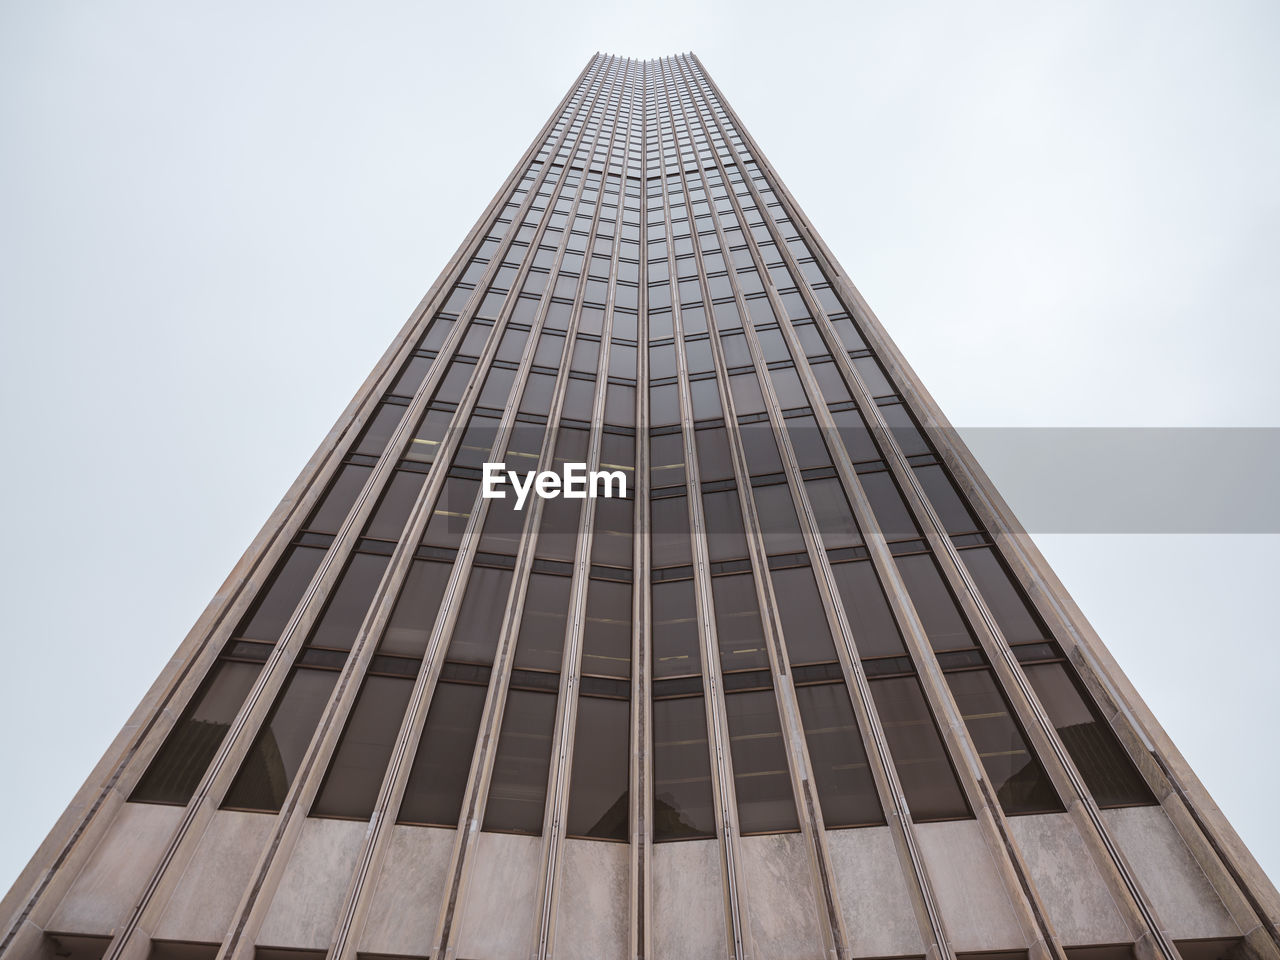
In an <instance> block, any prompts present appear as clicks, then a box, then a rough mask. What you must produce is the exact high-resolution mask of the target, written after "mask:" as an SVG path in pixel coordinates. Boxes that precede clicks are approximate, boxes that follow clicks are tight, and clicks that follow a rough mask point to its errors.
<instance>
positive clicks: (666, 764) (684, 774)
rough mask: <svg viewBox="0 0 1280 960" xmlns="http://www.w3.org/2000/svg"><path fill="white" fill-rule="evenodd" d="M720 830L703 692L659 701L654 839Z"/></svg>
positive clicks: (655, 729)
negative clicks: (699, 694) (713, 791)
mask: <svg viewBox="0 0 1280 960" xmlns="http://www.w3.org/2000/svg"><path fill="white" fill-rule="evenodd" d="M715 835H716V817H715V810H714V806H713V802H712V798H711V762H710V758H709V757H708V756H707V720H706V716H705V714H704V713H703V706H702V697H685V698H683V699H680V700H655V701H654V704H653V838H654V840H658V841H662V840H689V839H694V838H698V837H714V836H715Z"/></svg>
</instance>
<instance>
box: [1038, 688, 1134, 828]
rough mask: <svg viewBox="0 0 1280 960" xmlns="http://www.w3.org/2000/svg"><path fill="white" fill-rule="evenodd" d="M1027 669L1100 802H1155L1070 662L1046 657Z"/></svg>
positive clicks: (1118, 804)
mask: <svg viewBox="0 0 1280 960" xmlns="http://www.w3.org/2000/svg"><path fill="white" fill-rule="evenodd" d="M1023 669H1024V670H1026V673H1027V679H1028V680H1029V681H1031V686H1032V687H1033V688H1034V689H1035V691H1036V696H1038V697H1039V698H1040V703H1041V704H1042V705H1043V706H1044V709H1045V713H1047V714H1049V719H1050V721H1052V723H1053V726H1054V728H1055V729H1056V730H1057V731H1058V736H1060V737H1061V738H1062V743H1063V745H1064V746H1065V747H1066V748H1067V752H1068V753H1070V754H1071V759H1072V760H1074V761H1075V764H1076V767H1077V768H1078V769H1079V771H1080V776H1082V777H1084V781H1085V783H1086V784H1088V786H1089V791H1090V792H1091V793H1092V794H1093V799H1094V800H1095V801H1097V804H1098V806H1100V807H1123V806H1129V805H1131V804H1138V803H1155V798H1154V797H1153V796H1152V795H1151V791H1150V790H1149V789H1148V788H1147V785H1146V783H1145V782H1144V781H1143V779H1142V776H1141V775H1140V774H1139V773H1138V771H1137V770H1136V769H1135V768H1134V766H1133V761H1131V760H1130V759H1129V755H1128V754H1127V753H1126V752H1125V749H1124V747H1122V746H1121V745H1120V742H1119V741H1118V740H1117V739H1116V735H1115V734H1114V733H1112V731H1111V728H1110V727H1109V726H1108V725H1107V722H1106V721H1105V720H1103V719H1102V716H1101V715H1100V714H1099V713H1098V710H1097V708H1096V707H1095V706H1094V705H1093V704H1092V703H1091V702H1090V701H1089V700H1088V699H1086V697H1085V695H1084V694H1083V693H1081V691H1080V688H1079V687H1078V686H1077V685H1076V683H1075V681H1074V680H1073V678H1072V677H1071V675H1070V673H1069V672H1068V669H1067V667H1066V665H1065V664H1061V663H1040V664H1034V665H1032V666H1027V667H1024V668H1023Z"/></svg>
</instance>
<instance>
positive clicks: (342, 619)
mask: <svg viewBox="0 0 1280 960" xmlns="http://www.w3.org/2000/svg"><path fill="white" fill-rule="evenodd" d="M390 559H391V558H390V557H381V556H377V555H376V554H371V553H357V554H356V555H355V556H353V557H352V558H351V562H350V563H349V564H347V569H346V571H345V572H344V573H343V574H342V578H341V579H340V580H339V581H338V584H337V586H336V587H335V588H334V590H333V593H332V595H331V596H330V597H329V602H328V603H327V604H326V605H325V608H324V613H322V614H320V619H319V621H318V622H317V623H316V626H315V629H313V630H312V631H311V637H310V639H309V640H308V641H307V643H308V644H310V645H311V646H313V647H336V648H337V649H339V650H350V649H351V645H352V644H353V643H354V642H355V639H356V634H357V633H358V632H359V630H360V624H361V623H363V622H364V618H365V614H367V613H368V612H369V604H370V603H371V602H372V601H373V595H374V593H375V592H376V591H377V589H378V584H379V583H381V582H382V574H383V572H384V571H385V570H386V569H387V563H388V562H389V561H390Z"/></svg>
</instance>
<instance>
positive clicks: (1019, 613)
mask: <svg viewBox="0 0 1280 960" xmlns="http://www.w3.org/2000/svg"><path fill="white" fill-rule="evenodd" d="M960 557H961V559H963V560H964V563H965V566H967V567H968V568H969V573H971V574H972V575H973V579H974V580H975V581H976V582H977V584H978V591H979V592H980V593H981V594H982V599H984V600H986V601H987V606H988V607H990V608H991V613H992V615H993V616H994V617H995V618H996V623H998V624H999V625H1000V632H1001V633H1003V634H1004V638H1005V639H1006V640H1008V641H1009V642H1010V643H1021V642H1023V641H1026V640H1043V639H1045V638H1047V637H1048V636H1049V634H1048V631H1046V630H1045V629H1044V627H1042V626H1041V625H1040V618H1039V617H1037V616H1036V615H1035V613H1033V612H1032V610H1031V607H1030V605H1029V604H1028V603H1027V601H1026V600H1025V599H1023V596H1022V592H1021V591H1020V590H1019V589H1018V588H1017V587H1015V586H1014V585H1013V580H1012V579H1011V578H1010V577H1009V574H1008V573H1006V572H1005V569H1004V566H1003V565H1002V564H1001V563H1000V561H999V560H998V559H997V558H996V555H995V554H994V553H992V552H991V548H990V547H979V548H977V549H975V550H962V551H960Z"/></svg>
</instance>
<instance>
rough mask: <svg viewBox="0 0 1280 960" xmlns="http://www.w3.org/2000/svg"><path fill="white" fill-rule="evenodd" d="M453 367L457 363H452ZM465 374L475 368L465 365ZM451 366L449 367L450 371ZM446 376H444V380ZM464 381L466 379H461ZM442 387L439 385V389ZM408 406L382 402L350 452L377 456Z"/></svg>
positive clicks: (469, 373)
mask: <svg viewBox="0 0 1280 960" xmlns="http://www.w3.org/2000/svg"><path fill="white" fill-rule="evenodd" d="M453 366H454V367H456V366H458V364H456V363H455V364H454V365H453ZM465 369H466V376H467V377H470V375H471V371H472V370H473V369H475V368H474V367H471V366H466V368H465ZM452 372H453V367H451V368H450V373H452ZM447 379H448V378H447V377H446V380H447ZM463 383H464V384H465V383H466V380H465V379H464V380H463ZM443 389H444V388H443V387H441V390H443ZM407 409H408V407H402V406H400V405H398V404H395V403H384V404H381V405H379V407H378V409H377V410H376V411H374V414H373V417H372V418H371V419H370V420H369V425H368V426H367V427H365V428H364V433H363V434H361V436H360V442H359V443H357V444H356V446H355V449H354V450H352V451H351V452H352V453H363V454H367V455H369V456H374V457H376V456H378V455H379V454H381V453H382V451H383V450H385V449H386V448H387V441H388V440H390V439H391V434H393V433H395V430H396V427H398V426H399V425H400V418H401V417H403V416H404V412H405V410H407Z"/></svg>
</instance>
